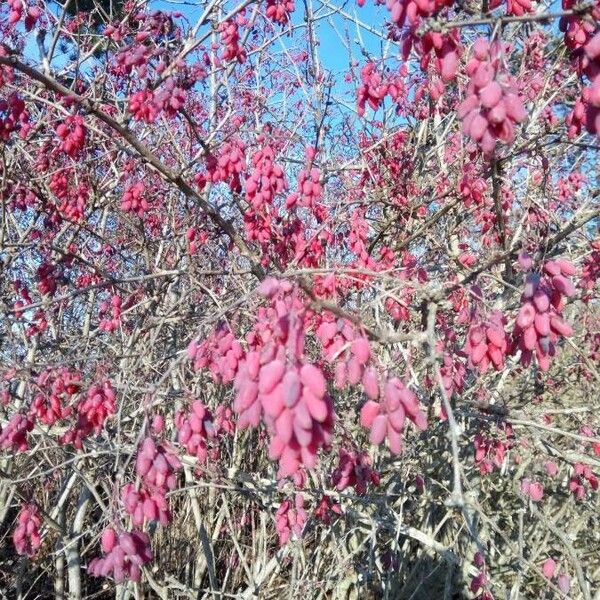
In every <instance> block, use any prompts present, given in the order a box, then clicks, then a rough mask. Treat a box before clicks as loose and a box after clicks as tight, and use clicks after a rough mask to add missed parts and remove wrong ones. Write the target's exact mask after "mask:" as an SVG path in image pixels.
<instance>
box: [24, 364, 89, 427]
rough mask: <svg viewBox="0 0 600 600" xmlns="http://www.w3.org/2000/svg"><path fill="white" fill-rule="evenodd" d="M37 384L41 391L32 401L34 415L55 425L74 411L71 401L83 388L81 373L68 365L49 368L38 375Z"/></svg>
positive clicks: (46, 422)
mask: <svg viewBox="0 0 600 600" xmlns="http://www.w3.org/2000/svg"><path fill="white" fill-rule="evenodd" d="M36 384H37V385H38V386H39V388H40V390H41V391H40V392H39V393H38V394H36V395H35V397H34V399H33V402H32V403H31V409H30V414H31V416H32V417H35V418H37V419H39V420H40V421H41V422H42V423H43V424H44V425H54V423H56V421H58V420H59V419H66V418H67V417H69V416H70V415H71V414H72V413H73V407H72V406H71V405H70V401H71V398H72V396H74V395H75V394H77V393H78V392H79V390H80V388H81V375H80V374H79V373H78V372H76V371H71V370H69V369H67V368H66V367H63V368H61V369H56V370H53V369H48V370H46V371H44V372H43V373H42V374H41V375H39V376H38V377H37V379H36Z"/></svg>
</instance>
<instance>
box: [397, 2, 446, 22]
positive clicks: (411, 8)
mask: <svg viewBox="0 0 600 600" xmlns="http://www.w3.org/2000/svg"><path fill="white" fill-rule="evenodd" d="M452 4H453V0H387V2H386V5H387V8H388V10H389V11H390V13H391V18H392V21H393V22H394V23H396V25H398V26H399V27H402V26H403V25H404V23H405V21H406V19H408V22H409V24H411V25H415V24H417V23H418V22H419V21H420V19H421V18H428V17H431V16H433V15H435V14H436V13H438V12H439V11H440V10H442V9H443V8H445V7H449V6H452Z"/></svg>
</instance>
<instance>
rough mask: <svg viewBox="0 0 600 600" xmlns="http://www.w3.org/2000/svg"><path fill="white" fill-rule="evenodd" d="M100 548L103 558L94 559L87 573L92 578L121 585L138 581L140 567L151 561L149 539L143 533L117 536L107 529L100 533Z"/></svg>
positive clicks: (111, 529)
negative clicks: (110, 579)
mask: <svg viewBox="0 0 600 600" xmlns="http://www.w3.org/2000/svg"><path fill="white" fill-rule="evenodd" d="M100 544H101V547H102V551H103V552H104V554H105V556H103V557H102V558H94V559H93V560H92V561H91V562H90V565H89V568H88V571H89V573H91V575H93V576H94V577H110V576H111V575H112V577H113V579H114V580H115V582H116V583H123V582H124V581H125V580H127V579H129V580H131V581H139V580H140V577H141V574H142V572H141V567H142V565H145V564H146V563H149V562H150V561H151V560H152V551H151V550H150V538H149V537H148V534H147V533H144V532H143V531H137V530H134V531H131V532H124V533H121V535H117V533H116V531H115V530H114V529H113V528H112V527H109V528H107V529H105V530H104V531H103V533H102V538H101V542H100Z"/></svg>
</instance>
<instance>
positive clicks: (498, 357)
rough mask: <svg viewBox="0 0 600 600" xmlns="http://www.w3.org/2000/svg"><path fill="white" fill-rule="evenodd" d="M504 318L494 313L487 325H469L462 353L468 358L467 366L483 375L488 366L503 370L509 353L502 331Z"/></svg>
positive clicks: (498, 312) (507, 343)
mask: <svg viewBox="0 0 600 600" xmlns="http://www.w3.org/2000/svg"><path fill="white" fill-rule="evenodd" d="M505 324H506V317H505V316H504V315H503V314H502V312H501V311H494V312H493V313H492V314H491V315H490V317H489V319H488V321H487V323H482V324H480V325H471V327H470V329H469V333H468V334H467V341H466V343H465V347H464V352H465V353H466V354H467V356H468V357H469V366H470V367H471V368H473V369H478V370H479V371H480V372H481V373H485V372H486V371H487V370H488V367H489V366H490V363H491V364H492V365H493V366H494V368H495V369H496V371H501V370H502V369H503V368H504V359H505V357H506V355H507V353H508V351H509V348H510V346H509V340H508V336H507V334H506V331H504V325H505Z"/></svg>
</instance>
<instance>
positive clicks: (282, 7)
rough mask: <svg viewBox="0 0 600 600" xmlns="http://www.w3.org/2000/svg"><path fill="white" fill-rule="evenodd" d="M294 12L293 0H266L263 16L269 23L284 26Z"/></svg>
mask: <svg viewBox="0 0 600 600" xmlns="http://www.w3.org/2000/svg"><path fill="white" fill-rule="evenodd" d="M294 10H296V5H295V3H294V0H267V10H266V11H265V14H266V15H267V17H268V18H269V19H271V21H274V22H275V23H279V24H280V25H285V24H286V23H287V22H288V21H289V20H290V16H291V14H292V13H293V12H294Z"/></svg>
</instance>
